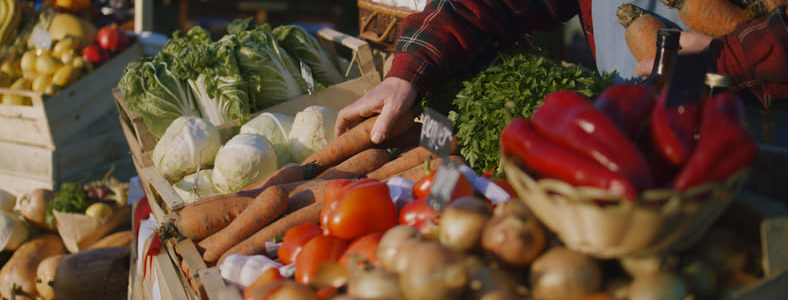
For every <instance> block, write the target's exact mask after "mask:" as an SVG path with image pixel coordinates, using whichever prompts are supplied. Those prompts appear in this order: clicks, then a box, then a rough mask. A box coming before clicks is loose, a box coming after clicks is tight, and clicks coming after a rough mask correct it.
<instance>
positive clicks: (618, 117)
mask: <svg viewBox="0 0 788 300" xmlns="http://www.w3.org/2000/svg"><path fill="white" fill-rule="evenodd" d="M594 106H595V107H596V108H597V109H599V110H600V111H602V113H604V114H605V115H607V116H608V117H610V119H611V120H613V123H615V124H616V125H617V126H618V128H620V129H621V131H623V132H624V133H626V134H627V135H628V136H629V137H635V135H637V132H638V129H639V128H640V124H641V123H643V121H645V120H646V118H648V116H649V114H650V113H651V110H652V109H653V108H654V95H653V94H652V93H651V91H650V90H649V89H648V88H647V87H645V86H643V85H639V84H628V83H619V84H615V85H613V86H611V87H609V88H607V89H606V90H605V91H604V92H602V94H600V95H599V97H597V98H596V100H595V101H594Z"/></svg>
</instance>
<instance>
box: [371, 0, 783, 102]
mask: <svg viewBox="0 0 788 300" xmlns="http://www.w3.org/2000/svg"><path fill="white" fill-rule="evenodd" d="M576 14H579V15H580V21H581V23H582V27H583V31H584V33H585V35H586V38H587V39H588V42H589V45H590V46H591V51H592V53H595V49H594V37H593V32H594V31H593V23H592V17H591V0H579V1H571V0H475V1H474V0H453V1H452V0H433V1H430V3H428V4H427V6H426V7H425V8H424V11H422V12H420V13H415V14H412V15H410V16H408V17H407V18H406V19H405V20H404V21H403V22H402V24H401V28H400V29H401V30H400V32H401V35H400V37H399V39H398V41H397V53H396V56H395V57H394V62H393V64H392V67H391V70H390V71H389V72H388V74H386V77H397V78H402V79H404V80H406V81H408V82H411V83H412V84H413V85H414V86H415V87H416V89H417V91H418V92H419V93H420V94H422V95H423V94H424V93H426V92H427V91H428V90H429V89H431V88H432V87H433V86H434V85H435V83H436V82H437V81H438V80H440V79H441V78H444V77H445V76H448V75H449V74H452V73H453V72H455V71H456V70H461V69H466V68H469V67H470V66H472V65H473V64H474V63H475V62H476V61H477V60H479V59H480V57H482V56H483V54H484V53H485V52H486V51H488V50H489V49H490V48H491V47H492V45H494V44H511V43H514V42H515V41H516V40H517V39H519V38H522V37H523V36H524V34H525V33H528V32H530V31H532V30H535V29H539V30H549V29H552V28H555V27H556V26H558V25H559V24H560V23H562V22H564V21H566V20H568V19H569V18H571V17H573V16H574V15H576ZM786 19H787V18H786V12H785V7H781V8H778V9H775V10H774V11H772V12H771V13H770V14H769V15H768V16H765V17H762V18H758V19H755V20H752V21H750V22H749V23H747V24H743V25H742V26H739V27H738V28H737V30H736V31H734V32H733V33H731V34H729V35H726V36H724V37H722V38H720V39H717V40H715V41H714V43H712V50H713V51H714V53H715V56H716V68H715V69H716V70H717V72H719V73H723V74H727V75H729V76H731V78H732V79H733V83H734V87H735V88H749V89H750V91H752V92H753V93H754V94H755V95H756V96H757V97H758V98H759V99H760V100H761V102H762V103H763V104H764V105H767V106H768V105H769V104H770V103H772V102H774V100H778V99H779V100H785V99H787V98H788V54H786V52H787V51H788V27H786Z"/></svg>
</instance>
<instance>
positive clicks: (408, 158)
mask: <svg viewBox="0 0 788 300" xmlns="http://www.w3.org/2000/svg"><path fill="white" fill-rule="evenodd" d="M431 155H432V152H430V150H427V148H424V147H421V146H417V147H414V148H412V149H410V150H408V151H405V152H404V153H402V155H400V156H399V157H397V158H396V159H394V160H392V161H390V162H389V163H387V164H385V165H383V166H381V167H380V168H378V169H377V170H374V171H372V172H369V173H368V174H367V178H372V179H377V180H384V179H386V178H389V177H391V176H393V175H395V174H398V173H401V172H404V171H407V170H409V169H411V168H413V167H416V166H420V165H421V164H423V163H424V160H425V159H427V158H428V157H430V156H431Z"/></svg>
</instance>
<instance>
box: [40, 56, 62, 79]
mask: <svg viewBox="0 0 788 300" xmlns="http://www.w3.org/2000/svg"><path fill="white" fill-rule="evenodd" d="M57 66H58V62H57V61H56V60H55V58H53V57H52V55H49V54H48V53H46V52H43V53H41V55H39V56H38V58H36V73H38V74H39V75H50V74H52V73H55V69H57Z"/></svg>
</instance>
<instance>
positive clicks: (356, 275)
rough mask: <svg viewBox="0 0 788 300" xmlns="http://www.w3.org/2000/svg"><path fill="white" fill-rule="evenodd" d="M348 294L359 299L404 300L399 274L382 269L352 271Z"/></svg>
mask: <svg viewBox="0 0 788 300" xmlns="http://www.w3.org/2000/svg"><path fill="white" fill-rule="evenodd" d="M347 293H348V295H349V296H351V297H354V298H358V299H376V300H383V299H386V300H400V299H404V298H403V296H402V293H401V292H400V289H399V278H398V277H397V274H394V273H391V272H388V271H386V270H381V269H373V270H369V271H362V270H357V271H352V272H351V275H350V281H349V282H348V287H347Z"/></svg>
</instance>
